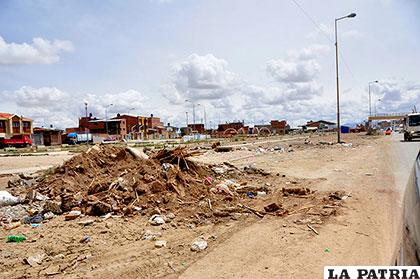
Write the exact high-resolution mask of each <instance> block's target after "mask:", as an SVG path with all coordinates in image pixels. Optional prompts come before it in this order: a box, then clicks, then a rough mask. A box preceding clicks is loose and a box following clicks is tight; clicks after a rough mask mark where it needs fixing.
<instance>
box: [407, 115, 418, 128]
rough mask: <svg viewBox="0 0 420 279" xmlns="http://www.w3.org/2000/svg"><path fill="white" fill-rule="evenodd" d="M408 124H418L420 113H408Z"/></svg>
mask: <svg viewBox="0 0 420 279" xmlns="http://www.w3.org/2000/svg"><path fill="white" fill-rule="evenodd" d="M408 125H409V126H420V115H410V116H409V117H408Z"/></svg>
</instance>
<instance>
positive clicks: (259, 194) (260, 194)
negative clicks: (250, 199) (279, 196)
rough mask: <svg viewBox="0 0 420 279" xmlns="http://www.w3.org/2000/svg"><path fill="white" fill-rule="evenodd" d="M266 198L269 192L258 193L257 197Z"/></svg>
mask: <svg viewBox="0 0 420 279" xmlns="http://www.w3.org/2000/svg"><path fill="white" fill-rule="evenodd" d="M265 196H267V192H265V191H257V197H260V198H261V197H265Z"/></svg>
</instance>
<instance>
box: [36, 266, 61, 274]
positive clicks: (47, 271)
mask: <svg viewBox="0 0 420 279" xmlns="http://www.w3.org/2000/svg"><path fill="white" fill-rule="evenodd" d="M43 273H44V274H46V275H49V276H51V275H56V274H59V273H60V266H59V265H50V266H49V267H47V268H46V269H45V270H43V271H42V272H41V274H43Z"/></svg>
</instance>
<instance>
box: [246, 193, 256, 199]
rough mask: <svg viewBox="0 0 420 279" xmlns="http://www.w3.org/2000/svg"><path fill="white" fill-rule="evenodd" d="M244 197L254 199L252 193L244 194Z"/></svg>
mask: <svg viewBox="0 0 420 279" xmlns="http://www.w3.org/2000/svg"><path fill="white" fill-rule="evenodd" d="M246 196H247V197H248V198H250V199H253V198H255V195H254V193H252V192H246Z"/></svg>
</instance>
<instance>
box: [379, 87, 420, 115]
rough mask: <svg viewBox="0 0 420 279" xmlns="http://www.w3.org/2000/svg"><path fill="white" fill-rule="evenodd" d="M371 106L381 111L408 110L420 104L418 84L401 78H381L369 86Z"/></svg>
mask: <svg viewBox="0 0 420 279" xmlns="http://www.w3.org/2000/svg"><path fill="white" fill-rule="evenodd" d="M371 89H372V90H371V92H372V94H373V97H372V107H374V104H376V105H377V107H378V108H380V110H378V112H381V113H387V112H388V113H391V112H410V111H411V110H412V109H413V107H414V106H417V107H419V104H420V84H419V83H415V82H412V81H405V80H402V79H390V80H381V81H380V82H378V83H375V84H373V85H372V87H371Z"/></svg>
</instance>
